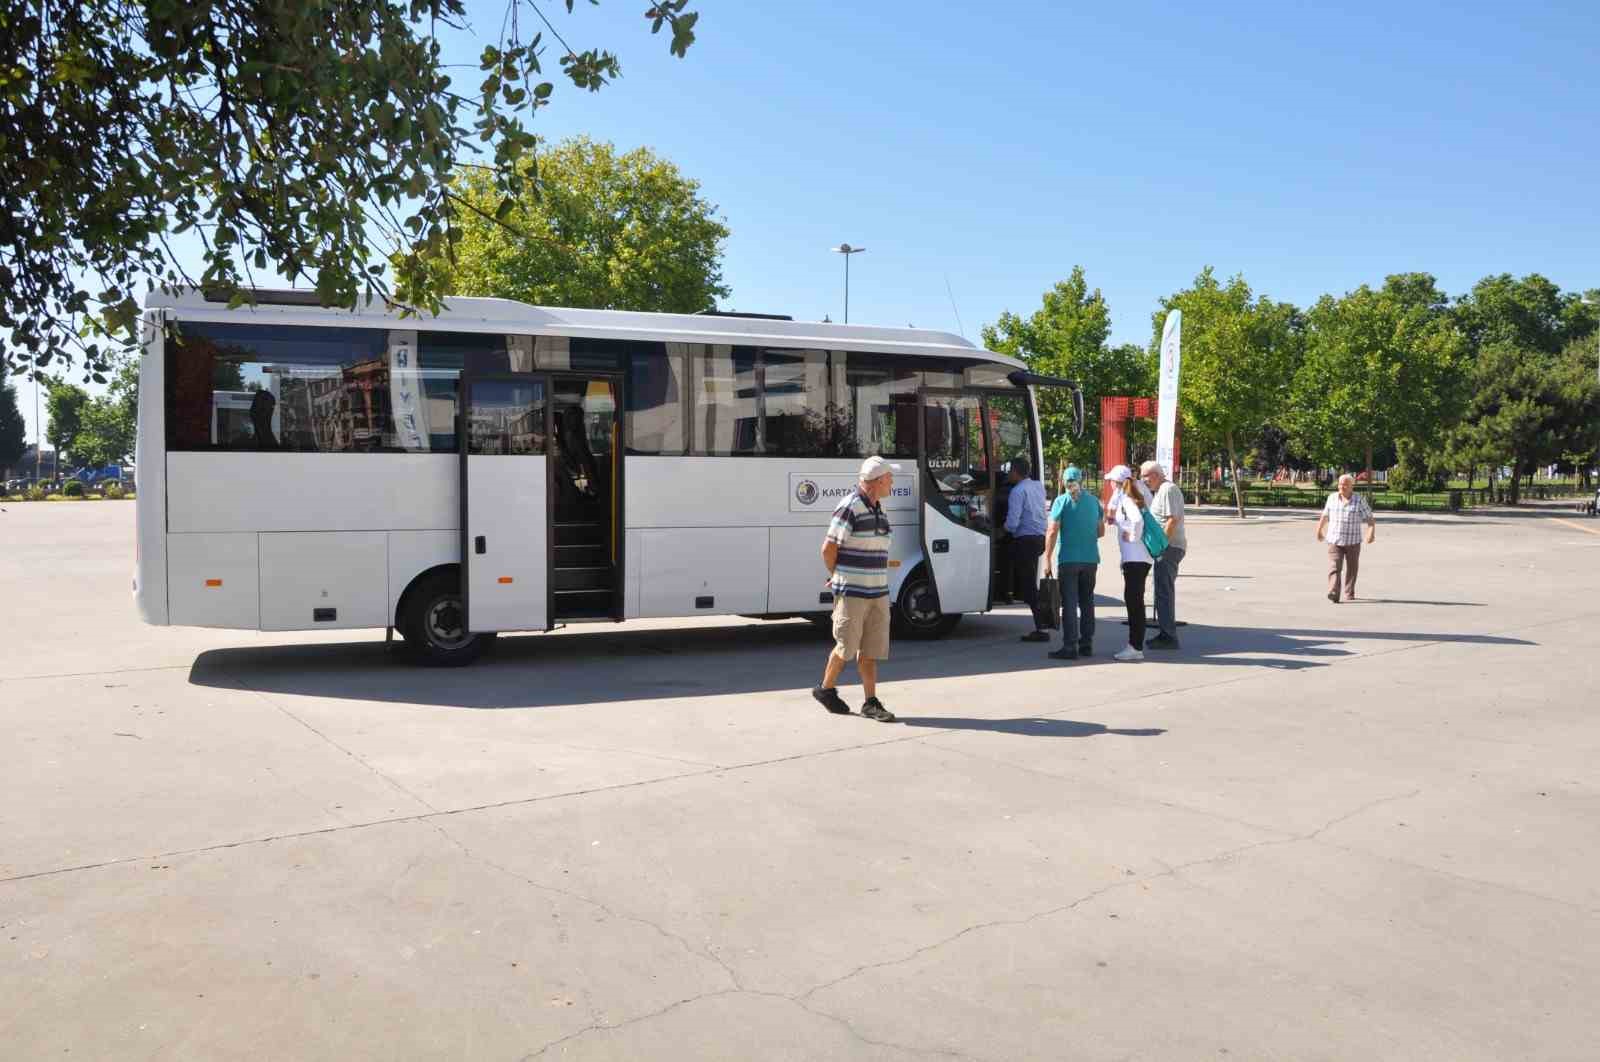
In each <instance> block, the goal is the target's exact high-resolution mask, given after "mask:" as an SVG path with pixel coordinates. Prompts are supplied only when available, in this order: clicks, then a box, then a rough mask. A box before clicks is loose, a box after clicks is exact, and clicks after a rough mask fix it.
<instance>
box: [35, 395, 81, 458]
mask: <svg viewBox="0 0 1600 1062" xmlns="http://www.w3.org/2000/svg"><path fill="white" fill-rule="evenodd" d="M46 387H47V388H48V390H47V391H46V393H45V415H46V416H47V417H49V419H50V426H49V427H48V428H46V429H45V432H44V437H45V439H46V440H47V441H48V442H49V443H50V445H51V446H52V447H54V448H55V451H56V467H57V468H60V467H61V463H62V461H63V460H64V459H66V457H67V455H69V454H71V453H72V447H73V444H74V443H76V442H77V439H78V432H79V431H81V430H83V407H84V406H86V405H88V403H89V392H87V391H85V390H84V389H83V388H81V387H79V386H78V385H76V384H70V383H67V382H66V381H65V380H51V381H49V382H48V383H47V384H46Z"/></svg>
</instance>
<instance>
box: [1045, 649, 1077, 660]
mask: <svg viewBox="0 0 1600 1062" xmlns="http://www.w3.org/2000/svg"><path fill="white" fill-rule="evenodd" d="M1046 655H1048V656H1049V657H1050V659H1052V660H1076V659H1078V651H1077V650H1076V649H1066V648H1062V649H1057V650H1055V651H1054V652H1051V653H1048V654H1046Z"/></svg>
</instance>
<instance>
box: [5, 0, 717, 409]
mask: <svg viewBox="0 0 1600 1062" xmlns="http://www.w3.org/2000/svg"><path fill="white" fill-rule="evenodd" d="M563 2H564V3H565V6H566V8H567V10H568V12H569V13H570V12H571V10H572V8H573V6H574V0H563ZM508 3H509V6H508V8H507V10H506V17H505V19H504V23H503V26H504V29H503V31H502V33H501V35H500V36H499V37H498V38H497V39H494V41H493V43H491V44H489V45H488V46H486V47H485V48H484V49H483V53H482V55H481V57H480V59H479V62H478V64H477V65H478V67H479V71H478V73H479V74H480V75H481V76H482V79H483V80H482V82H481V84H478V85H476V86H475V87H473V88H469V89H466V91H464V92H463V91H459V90H458V88H457V87H456V86H455V85H454V84H453V82H452V80H451V77H450V75H449V74H448V73H447V72H446V64H445V63H444V61H443V57H442V49H441V45H440V42H439V39H438V37H437V35H436V34H437V33H438V32H439V31H440V29H441V28H442V27H456V28H460V27H462V26H463V25H464V22H465V17H466V4H465V0H200V2H190V0H138V2H135V0H85V2H83V3H71V4H66V3H62V4H45V3H40V2H38V0H0V327H3V328H6V329H9V331H10V333H11V341H12V343H13V344H14V345H15V346H16V347H17V348H18V349H19V350H20V351H21V352H22V353H23V354H24V356H25V357H27V358H30V359H32V360H33V361H34V362H36V363H37V364H39V365H44V364H48V363H49V362H50V361H52V360H54V359H57V358H64V359H66V360H68V361H70V360H71V358H72V357H73V352H74V350H75V349H76V350H81V352H82V354H83V355H84V357H85V362H86V364H87V366H88V369H89V373H90V374H91V375H93V376H95V377H96V378H97V379H99V377H100V371H101V369H102V367H103V366H104V365H105V360H106V353H107V345H108V344H112V345H114V344H116V343H119V342H121V343H129V344H131V343H132V342H133V341H134V339H135V337H136V331H135V329H136V321H137V315H138V309H139V307H138V302H137V298H138V293H139V291H140V289H141V287H142V286H143V285H145V284H147V283H159V284H161V285H163V286H177V285H182V284H187V283H189V282H191V280H194V279H197V280H198V282H199V283H200V284H201V285H203V286H205V287H208V288H217V289H221V290H223V291H225V292H230V293H232V297H233V298H234V300H236V301H243V300H245V299H247V298H248V295H247V293H246V292H244V291H243V290H242V288H243V287H244V286H246V285H249V284H251V283H252V282H253V280H254V275H255V273H256V272H259V271H264V270H267V269H268V268H269V267H270V268H271V269H273V270H275V271H276V272H278V273H279V274H281V275H282V276H284V277H288V278H291V279H295V280H305V281H307V282H309V283H310V284H311V285H313V286H315V288H316V290H317V292H318V293H319V294H320V295H321V296H322V298H323V300H324V301H325V302H326V303H327V304H329V305H335V306H346V307H348V306H353V305H355V303H356V301H357V299H358V298H363V297H386V296H389V295H390V294H394V295H395V296H396V297H397V298H399V299H400V300H401V301H402V302H403V303H404V304H406V305H408V306H415V307H420V308H422V309H426V310H437V309H438V306H439V302H438V299H439V295H440V292H439V290H438V288H437V286H436V285H435V283H434V278H435V276H436V274H435V273H433V272H432V271H429V270H426V269H423V268H421V263H422V262H423V261H424V260H425V259H429V258H432V257H436V256H438V255H439V254H441V253H442V252H444V251H445V249H446V248H448V247H449V245H450V244H451V243H452V242H453V241H454V240H455V239H456V238H457V236H458V232H459V230H458V222H459V219H460V217H461V216H462V211H463V210H464V209H467V207H466V205H465V204H463V203H462V202H461V200H460V198H459V197H458V195H457V194H456V192H455V190H454V187H453V186H452V185H451V183H450V178H451V177H452V175H453V174H454V173H455V172H456V170H457V167H458V166H459V165H462V164H466V163H473V164H477V163H482V164H484V165H485V166H486V167H487V168H486V169H485V170H484V172H485V174H486V178H485V180H486V187H487V188H488V189H489V190H491V191H492V193H493V195H495V196H497V197H498V201H497V202H496V203H495V204H494V205H493V209H492V210H491V211H490V213H491V214H494V215H500V216H504V215H505V214H507V213H509V212H510V210H511V209H512V207H513V206H514V205H515V203H516V202H517V201H518V200H519V199H520V198H521V197H523V196H524V195H525V194H526V193H527V190H528V185H529V182H530V181H532V180H536V179H537V174H536V171H535V170H534V168H533V167H532V166H531V165H530V164H529V163H528V160H529V158H530V156H531V154H532V152H533V148H534V144H535V141H534V137H533V134H532V132H531V131H530V129H529V127H528V123H529V121H530V120H531V118H532V116H533V115H534V113H535V112H536V111H537V109H538V108H540V107H543V106H545V105H546V104H548V103H549V102H550V99H551V95H552V92H553V89H554V86H553V83H552V82H551V81H548V80H545V79H544V74H545V70H544V60H543V59H542V58H541V57H542V56H544V55H547V54H548V51H549V50H550V49H552V48H554V51H555V53H556V54H558V55H560V66H561V69H562V72H563V73H564V74H565V76H566V78H567V79H568V80H569V81H570V82H571V83H572V84H573V85H575V86H577V87H579V88H583V89H588V90H591V91H592V90H595V89H598V88H599V87H600V86H601V85H603V84H605V83H606V82H607V81H609V80H611V79H612V78H615V77H616V76H618V75H619V74H620V71H621V68H620V64H619V62H618V60H617V58H616V56H615V55H613V54H612V53H610V52H608V51H602V50H599V49H589V50H585V51H578V50H575V49H573V48H570V47H568V46H567V45H566V43H565V42H564V41H562V40H561V38H560V37H559V35H557V34H556V33H555V30H554V27H553V25H552V24H550V23H549V22H548V21H547V19H546V17H545V15H544V14H543V12H542V11H541V10H540V8H538V7H537V6H534V4H533V3H532V2H531V0H508ZM686 5H687V0H653V2H652V3H651V5H650V7H649V9H648V11H647V12H646V17H647V18H648V19H649V20H650V25H651V30H652V32H659V31H660V30H661V29H662V28H663V27H667V28H670V30H671V50H672V52H673V53H674V54H676V55H679V56H682V55H683V54H684V52H685V50H686V49H687V48H688V47H689V46H690V44H691V43H692V42H693V40H694V25H695V22H696V19H697V16H696V15H695V14H694V13H692V12H689V11H686V10H685V7H686ZM535 18H537V19H538V20H539V22H541V23H544V25H545V27H546V28H547V29H549V30H550V32H551V36H552V37H553V38H554V40H546V38H545V36H544V31H543V30H540V31H539V32H535V33H532V34H529V33H528V32H525V29H524V23H526V24H527V26H528V27H530V28H531V27H532V26H533V25H534V19H535ZM557 45H559V47H557ZM463 88H464V86H463ZM473 206H474V207H476V206H477V204H473ZM191 232H193V233H198V234H199V238H200V239H201V240H202V241H203V245H204V252H203V265H204V268H203V270H202V271H201V275H200V276H199V277H198V278H191V277H189V276H188V275H187V273H186V272H185V270H184V268H183V266H182V264H181V262H180V260H179V256H178V254H177V253H176V252H175V251H174V249H173V245H172V240H173V239H174V238H175V237H178V236H180V235H181V234H185V233H191ZM391 259H393V261H394V262H395V263H396V265H395V270H394V275H393V276H392V277H390V276H388V275H386V271H387V269H388V266H387V265H386V263H387V262H388V261H390V260H391Z"/></svg>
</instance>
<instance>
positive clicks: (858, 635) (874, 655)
mask: <svg viewBox="0 0 1600 1062" xmlns="http://www.w3.org/2000/svg"><path fill="white" fill-rule="evenodd" d="M833 643H834V644H833V651H834V652H836V653H838V654H839V655H840V656H842V657H844V658H845V659H846V660H854V659H855V657H856V654H857V653H860V654H861V655H862V656H864V657H866V658H867V659H868V660H887V659H889V598H888V597H887V596H884V597H838V598H835V599H834V602H833Z"/></svg>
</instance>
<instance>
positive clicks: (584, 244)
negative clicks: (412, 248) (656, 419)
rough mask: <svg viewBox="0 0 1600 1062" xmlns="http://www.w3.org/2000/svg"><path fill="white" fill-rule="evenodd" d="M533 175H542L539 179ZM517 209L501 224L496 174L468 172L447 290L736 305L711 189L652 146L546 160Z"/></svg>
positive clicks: (441, 257) (531, 298)
mask: <svg viewBox="0 0 1600 1062" xmlns="http://www.w3.org/2000/svg"><path fill="white" fill-rule="evenodd" d="M530 176H531V174H530ZM525 188H526V190H525V192H524V194H523V195H522V197H521V198H519V199H518V200H517V201H516V203H515V207H514V209H512V210H511V211H509V212H508V213H503V214H501V217H502V218H503V221H502V220H496V217H495V215H496V213H497V211H496V209H495V204H496V202H497V200H498V197H499V195H500V193H499V191H498V189H497V188H496V187H495V183H494V177H493V175H492V174H490V173H487V172H485V171H483V170H479V169H473V168H465V169H462V170H459V171H458V172H457V173H456V176H455V177H454V179H453V180H452V181H451V183H450V189H451V194H452V195H454V196H456V197H458V199H459V201H460V202H461V203H463V204H465V205H466V206H467V207H468V208H469V209H468V211H467V212H466V213H464V214H463V216H462V218H461V222H460V228H459V234H460V239H459V240H458V241H457V242H456V243H454V244H453V245H451V246H450V247H448V248H447V249H444V250H441V251H440V253H438V254H436V255H434V256H433V257H432V258H430V259H429V261H428V268H429V269H430V271H432V272H434V273H435V274H436V277H437V285H438V289H439V290H440V291H442V292H445V293H448V294H454V295H483V296H498V297H500V298H505V299H518V300H521V301H523V302H531V303H534V304H536V305H544V306H576V307H582V308H586V309H618V310H656V311H661V312H666V313H694V312H696V311H699V310H709V309H711V308H712V307H713V306H714V305H715V304H716V300H717V299H718V298H719V297H726V296H727V294H728V289H727V287H726V286H725V285H724V284H723V283H722V242H723V241H724V240H725V239H727V236H728V230H727V228H726V227H725V226H724V225H723V224H722V223H721V222H720V221H718V220H717V218H716V207H715V206H713V205H712V204H711V203H708V202H706V201H705V200H704V199H702V198H701V196H700V185H699V183H698V182H696V181H693V180H690V179H689V178H687V177H685V176H683V174H682V173H681V172H679V170H678V168H677V167H676V166H674V165H673V164H672V163H671V162H668V161H667V160H665V159H663V158H660V157H659V156H657V155H656V154H654V153H653V152H651V151H650V150H649V149H648V148H637V149H635V150H633V151H629V152H627V153H626V154H618V153H617V150H616V149H615V148H614V147H613V146H612V145H610V144H601V143H596V142H594V141H592V140H590V139H588V138H587V137H577V138H574V139H570V140H564V141H562V142H561V143H560V144H557V145H556V146H555V147H552V148H549V149H547V150H546V151H544V152H543V153H542V154H541V155H540V158H539V180H538V184H537V190H536V191H535V186H534V184H533V183H532V182H531V181H530V182H529V183H528V184H527V185H526V186H525Z"/></svg>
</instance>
